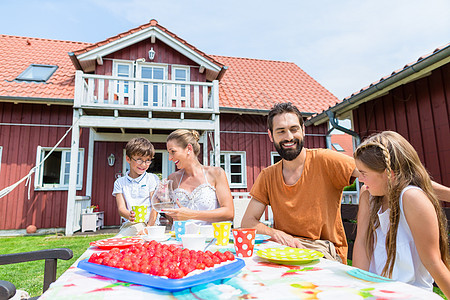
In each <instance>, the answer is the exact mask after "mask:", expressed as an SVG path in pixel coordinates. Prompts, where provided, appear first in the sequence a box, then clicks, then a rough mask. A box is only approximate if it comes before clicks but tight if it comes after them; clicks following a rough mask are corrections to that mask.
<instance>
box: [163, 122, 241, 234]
mask: <svg viewBox="0 0 450 300" xmlns="http://www.w3.org/2000/svg"><path fill="white" fill-rule="evenodd" d="M199 137H200V136H199V134H198V132H197V131H195V130H185V129H178V130H175V131H174V132H172V133H171V134H170V135H169V136H168V137H167V143H166V145H167V151H168V152H169V160H171V161H173V162H174V163H175V165H176V166H177V168H178V169H179V170H178V171H177V172H175V173H172V174H171V175H169V178H168V179H170V180H173V189H174V195H175V197H176V200H177V201H178V205H179V208H176V209H165V210H164V213H166V214H167V215H168V216H169V217H171V218H172V219H173V220H175V221H177V220H178V221H183V220H197V222H196V223H197V224H199V225H203V224H211V223H212V222H219V221H232V220H233V217H234V206H233V198H232V196H231V191H230V187H229V185H228V180H227V177H226V174H225V171H224V170H223V169H222V168H220V167H211V166H203V165H202V164H201V163H200V162H199V160H198V155H199V154H200V145H199V143H198V140H199Z"/></svg>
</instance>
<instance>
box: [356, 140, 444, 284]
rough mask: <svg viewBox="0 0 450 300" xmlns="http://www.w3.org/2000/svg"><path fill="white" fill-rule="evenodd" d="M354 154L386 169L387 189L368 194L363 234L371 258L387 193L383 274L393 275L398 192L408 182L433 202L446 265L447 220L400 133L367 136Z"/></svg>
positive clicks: (380, 169)
mask: <svg viewBox="0 0 450 300" xmlns="http://www.w3.org/2000/svg"><path fill="white" fill-rule="evenodd" d="M354 157H355V159H356V160H359V161H360V162H362V163H363V164H364V165H365V166H367V167H368V168H369V169H371V170H373V171H377V172H380V173H382V172H386V175H387V177H388V182H387V187H388V192H387V195H385V196H370V200H371V201H370V219H369V223H368V224H369V225H368V228H367V235H366V238H367V240H366V251H367V254H368V257H369V258H371V257H372V254H373V250H374V244H375V240H376V235H375V234H374V232H375V229H376V228H378V227H379V226H380V223H379V220H378V215H377V213H378V211H379V209H380V207H381V204H382V200H383V198H384V197H387V201H388V208H389V209H390V213H389V223H390V224H389V230H388V233H387V235H386V252H387V253H386V254H387V260H386V264H385V266H384V268H383V271H382V275H383V276H387V277H392V271H393V269H394V264H395V256H396V249H397V244H396V240H397V230H398V224H399V219H400V194H401V192H402V190H403V189H404V188H405V187H407V186H408V185H414V186H418V187H420V188H421V189H422V190H423V191H424V192H425V194H426V195H427V197H428V199H429V201H430V202H431V203H432V204H433V206H434V209H435V211H436V215H437V218H438V222H439V247H440V251H441V259H442V261H443V262H444V263H445V264H446V265H447V267H449V254H448V236H447V227H446V226H447V220H446V217H445V214H444V213H443V212H442V209H441V206H440V204H439V201H438V200H437V198H436V195H435V194H434V190H433V188H432V186H431V179H430V176H429V174H428V172H427V171H426V169H425V167H424V166H423V165H422V163H421V162H420V159H419V156H418V155H417V152H416V151H415V150H414V148H413V147H412V146H411V144H410V143H409V142H408V141H407V140H406V139H405V138H403V137H402V136H401V135H400V134H398V133H396V132H393V131H384V132H381V133H378V134H375V135H372V136H370V137H369V138H367V139H366V140H365V141H364V142H363V143H362V144H361V145H360V146H359V147H358V148H357V149H356V151H355V153H354Z"/></svg>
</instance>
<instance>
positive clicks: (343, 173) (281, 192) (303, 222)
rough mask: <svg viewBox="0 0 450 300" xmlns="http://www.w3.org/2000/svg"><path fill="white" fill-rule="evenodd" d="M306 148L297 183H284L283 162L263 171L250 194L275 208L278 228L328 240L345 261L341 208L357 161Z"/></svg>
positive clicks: (299, 235) (294, 234) (294, 233)
mask: <svg viewBox="0 0 450 300" xmlns="http://www.w3.org/2000/svg"><path fill="white" fill-rule="evenodd" d="M305 150H306V160H305V165H304V168H303V172H302V175H301V177H300V179H299V180H298V181H297V182H296V183H295V184H293V185H286V184H285V183H284V179H283V174H282V167H283V164H282V161H280V162H278V163H276V164H275V165H272V166H270V167H268V168H266V169H264V170H262V171H261V173H260V174H259V176H258V178H257V179H256V181H255V183H254V185H253V187H252V189H251V192H250V195H251V196H252V197H253V198H254V199H256V200H258V201H259V202H261V203H263V204H265V205H270V206H271V207H272V211H273V218H274V228H275V229H279V230H281V231H284V232H286V233H288V234H290V235H293V236H297V237H304V238H307V239H311V240H319V239H320V240H329V241H331V242H332V243H333V244H334V245H335V247H336V251H337V253H338V254H339V256H340V257H341V258H342V261H343V262H346V261H347V240H346V238H345V232H344V226H343V225H342V219H341V210H340V207H341V198H342V191H343V188H344V187H345V186H348V185H349V182H350V178H351V175H352V173H353V170H354V169H355V162H354V160H353V158H352V157H349V156H346V155H344V154H341V153H338V152H335V151H331V150H328V149H305Z"/></svg>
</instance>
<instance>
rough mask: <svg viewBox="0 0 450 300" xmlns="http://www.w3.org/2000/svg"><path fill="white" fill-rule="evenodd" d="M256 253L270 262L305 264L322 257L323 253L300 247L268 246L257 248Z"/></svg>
mask: <svg viewBox="0 0 450 300" xmlns="http://www.w3.org/2000/svg"><path fill="white" fill-rule="evenodd" d="M256 255H258V256H259V257H262V258H264V259H267V260H269V261H271V262H275V263H278V264H286V265H297V264H307V263H310V262H312V261H315V260H318V259H319V258H321V257H323V253H320V252H319V251H315V250H310V249H300V248H291V247H284V248H268V249H263V250H259V251H257V252H256Z"/></svg>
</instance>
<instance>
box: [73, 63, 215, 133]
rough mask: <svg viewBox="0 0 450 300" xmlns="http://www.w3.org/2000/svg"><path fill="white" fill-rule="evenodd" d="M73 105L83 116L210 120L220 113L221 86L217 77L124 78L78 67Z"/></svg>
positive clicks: (91, 125)
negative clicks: (193, 79) (208, 79)
mask: <svg viewBox="0 0 450 300" xmlns="http://www.w3.org/2000/svg"><path fill="white" fill-rule="evenodd" d="M74 108H75V109H81V111H82V113H81V115H82V116H92V117H94V116H95V117H96V119H98V118H99V117H105V118H108V117H112V118H116V119H117V118H148V119H154V118H159V119H164V118H168V119H177V120H185V119H192V120H209V121H211V120H214V115H215V114H218V113H219V86H218V81H213V82H191V81H173V80H156V79H140V78H126V79H125V78H123V77H114V76H105V75H93V74H84V73H83V72H82V71H77V72H76V77H75V98H74ZM85 119H86V118H85ZM103 121H105V120H103ZM85 125H86V126H87V127H95V126H94V125H95V124H92V123H91V124H84V125H83V124H82V125H81V126H85ZM103 125H105V123H103ZM110 125H112V124H110ZM147 125H148V124H147ZM120 126H123V123H121V125H120ZM120 126H119V127H120ZM112 127H116V126H112ZM158 127H159V126H158ZM172 127H173V126H172ZM191 127H192V126H191ZM194 127H198V126H194ZM194 127H192V128H193V129H194ZM208 127H210V126H208ZM205 129H206V128H205Z"/></svg>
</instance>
